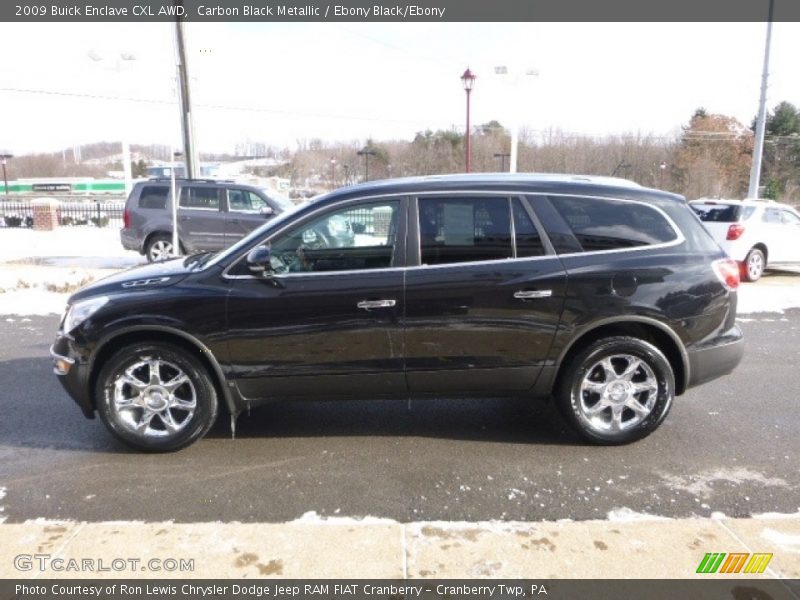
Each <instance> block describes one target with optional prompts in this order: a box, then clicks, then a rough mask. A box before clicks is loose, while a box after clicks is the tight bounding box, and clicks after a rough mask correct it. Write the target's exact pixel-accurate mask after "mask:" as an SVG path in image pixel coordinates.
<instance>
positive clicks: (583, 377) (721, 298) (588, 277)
mask: <svg viewBox="0 0 800 600" xmlns="http://www.w3.org/2000/svg"><path fill="white" fill-rule="evenodd" d="M343 227H344V228H348V229H351V230H352V231H353V232H354V233H353V235H352V236H351V237H349V238H346V239H349V240H350V241H349V242H348V243H344V244H343V243H342V242H341V240H342V239H345V238H341V237H337V236H336V233H337V231H339V230H340V229H342V228H343ZM320 232H328V233H329V234H330V235H324V234H321V233H320ZM334 240H338V241H334ZM738 284H739V270H738V267H737V265H736V263H735V262H734V261H732V260H730V259H728V258H727V257H726V256H725V253H724V252H723V251H722V250H721V249H720V248H719V247H718V246H717V244H716V243H715V242H714V241H713V240H712V239H711V237H710V236H709V235H708V233H707V232H706V231H705V229H704V228H703V226H702V224H701V223H700V221H699V220H698V219H697V217H696V216H695V214H694V213H693V212H692V210H691V209H690V208H689V207H688V206H687V204H686V201H685V200H684V199H683V198H682V197H680V196H675V195H672V194H668V193H665V192H660V191H656V190H650V189H645V188H642V187H639V186H637V185H636V184H633V183H630V182H626V181H624V180H618V179H605V178H592V177H573V176H542V175H538V176H537V175H518V176H508V175H465V176H455V175H454V176H441V177H427V178H415V179H403V180H390V181H383V182H373V183H368V184H363V185H358V186H354V187H350V188H345V189H341V190H337V191H335V192H332V193H330V194H328V195H326V196H323V197H321V198H319V199H318V200H316V201H314V202H311V203H309V204H308V205H306V206H304V207H302V208H300V209H298V210H297V211H295V212H293V213H288V214H285V215H283V216H281V217H278V218H276V219H274V220H272V221H271V222H269V223H268V224H266V225H264V226H263V227H262V228H260V229H258V230H257V231H255V232H253V233H252V234H250V235H249V236H247V237H245V238H244V239H242V240H240V241H239V242H238V243H236V244H235V245H234V246H232V247H230V248H228V249H227V250H224V251H222V252H220V253H218V254H216V255H211V254H205V255H197V256H190V257H188V258H181V259H176V260H171V261H167V262H163V263H158V264H154V265H148V266H143V267H138V268H135V269H132V270H129V271H126V272H123V273H120V274H117V275H114V276H112V277H109V278H107V279H104V280H102V281H99V282H97V283H94V284H92V285H90V286H88V287H86V288H84V289H82V290H80V291H79V292H77V293H76V294H74V295H73V296H72V297H71V299H70V301H69V306H68V308H67V312H66V314H65V316H64V319H63V321H62V322H61V326H60V330H59V332H58V336H57V338H56V341H55V344H54V346H53V348H52V355H53V359H54V361H55V371H56V373H57V374H58V375H59V379H60V380H61V382H62V383H63V385H64V386H65V388H66V389H67V391H68V392H69V393H70V395H71V396H72V397H73V398H74V399H75V401H76V402H77V403H78V405H79V406H80V407H81V410H83V412H84V414H85V415H86V416H87V417H90V418H91V417H93V416H94V413H95V412H97V413H99V415H100V418H101V419H102V420H103V422H104V423H105V424H106V426H107V427H108V428H109V429H110V430H111V432H112V433H113V434H114V435H116V436H117V437H118V438H120V439H121V440H122V441H123V442H125V443H127V444H129V445H131V446H134V447H136V448H140V449H143V450H149V451H167V450H175V449H178V448H181V447H184V446H186V445H188V444H190V443H192V442H193V441H195V440H196V439H198V438H200V437H201V436H203V435H204V434H205V433H206V432H207V431H208V430H209V428H210V427H211V425H212V423H213V422H214V421H215V419H216V418H217V415H218V413H220V412H221V411H223V410H224V411H225V412H226V413H229V414H230V415H231V424H232V425H233V424H234V423H235V418H236V416H237V415H239V413H240V412H241V411H242V410H244V409H246V408H249V407H250V406H251V405H253V406H255V405H257V404H259V403H263V402H268V401H270V400H274V399H291V398H304V397H318V398H336V397H367V398H378V397H398V398H406V397H408V396H409V395H413V396H417V397H419V396H434V397H442V396H451V397H464V396H467V395H473V396H474V395H478V396H494V397H496V396H500V395H513V396H527V397H530V398H546V397H549V396H551V395H553V396H554V397H555V400H556V402H557V404H558V407H559V408H560V410H561V412H562V413H563V415H564V417H565V418H566V419H567V421H569V423H570V424H571V425H572V426H574V427H575V429H577V430H578V431H579V432H580V433H581V434H583V435H584V436H585V437H586V438H588V439H589V440H591V441H594V442H597V443H601V444H619V443H626V442H631V441H633V440H637V439H639V438H642V437H644V436H646V435H648V434H649V433H650V432H652V431H653V430H654V429H656V427H658V425H659V424H660V423H661V422H662V421H663V420H664V418H665V417H666V415H667V413H668V411H669V409H670V406H671V405H672V400H673V398H674V397H675V396H676V395H680V394H682V393H683V392H684V391H686V389H687V388H689V387H691V386H694V385H697V384H700V383H703V382H705V381H709V380H711V379H714V378H716V377H719V376H721V375H725V374H726V373H730V372H731V370H733V369H734V368H735V367H736V365H737V364H738V363H739V361H740V360H741V358H742V334H741V331H740V330H739V328H738V327H737V326H736V325H735V323H734V319H735V316H736V288H737V287H738Z"/></svg>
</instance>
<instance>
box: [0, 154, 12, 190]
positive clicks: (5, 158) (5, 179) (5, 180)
mask: <svg viewBox="0 0 800 600" xmlns="http://www.w3.org/2000/svg"><path fill="white" fill-rule="evenodd" d="M0 158H2V159H3V190H4V192H5V197H6V199H8V173H6V164H8V159H9V158H14V155H13V154H0Z"/></svg>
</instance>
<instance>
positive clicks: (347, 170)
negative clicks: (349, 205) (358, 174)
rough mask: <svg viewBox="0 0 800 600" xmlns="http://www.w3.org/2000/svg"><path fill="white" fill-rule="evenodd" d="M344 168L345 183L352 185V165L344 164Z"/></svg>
mask: <svg viewBox="0 0 800 600" xmlns="http://www.w3.org/2000/svg"><path fill="white" fill-rule="evenodd" d="M342 168H343V169H344V185H345V186H348V185H350V165H342Z"/></svg>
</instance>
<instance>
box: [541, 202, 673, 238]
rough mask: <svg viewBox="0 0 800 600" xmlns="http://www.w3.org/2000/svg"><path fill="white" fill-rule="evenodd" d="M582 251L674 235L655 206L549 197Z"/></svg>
mask: <svg viewBox="0 0 800 600" xmlns="http://www.w3.org/2000/svg"><path fill="white" fill-rule="evenodd" d="M549 199H550V202H551V203H552V204H553V206H554V207H555V209H556V211H558V213H559V214H560V215H561V217H562V218H563V219H564V221H566V222H567V224H568V225H569V227H570V229H572V233H573V235H574V236H575V238H576V239H577V240H578V242H579V243H580V245H581V247H582V248H583V250H584V251H585V252H592V251H597V250H616V249H619V248H635V247H638V246H649V245H652V244H661V243H664V242H671V241H673V240H675V239H676V238H677V237H678V236H677V233H676V232H675V230H674V229H673V228H672V226H671V225H670V224H669V222H668V221H667V220H666V219H665V218H664V217H663V215H661V213H659V212H658V211H657V210H656V209H654V208H652V207H650V206H647V205H645V204H640V203H638V202H624V201H621V200H613V199H610V198H579V197H565V196H550V197H549Z"/></svg>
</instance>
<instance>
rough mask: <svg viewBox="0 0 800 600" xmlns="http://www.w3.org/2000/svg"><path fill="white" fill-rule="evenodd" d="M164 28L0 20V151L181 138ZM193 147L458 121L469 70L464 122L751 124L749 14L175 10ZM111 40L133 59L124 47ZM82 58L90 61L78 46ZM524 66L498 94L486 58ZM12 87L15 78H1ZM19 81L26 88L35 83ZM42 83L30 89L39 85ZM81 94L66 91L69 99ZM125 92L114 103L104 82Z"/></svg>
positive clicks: (753, 62) (755, 77)
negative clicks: (221, 15) (614, 19)
mask: <svg viewBox="0 0 800 600" xmlns="http://www.w3.org/2000/svg"><path fill="white" fill-rule="evenodd" d="M173 29H174V26H173V25H172V24H168V23H154V24H145V23H132V24H124V23H92V24H88V23H87V24H49V23H48V24H34V23H23V24H13V25H12V24H9V23H3V24H0V51H2V56H3V57H4V58H3V60H2V63H0V64H1V66H0V106H1V107H2V113H0V118H2V124H1V125H0V149H7V150H9V151H11V152H14V153H16V154H20V153H25V152H31V151H45V150H47V151H49V150H58V149H61V148H63V147H70V146H73V145H75V144H80V143H87V142H93V141H101V140H105V141H114V140H118V139H121V136H122V135H123V134H124V132H125V130H126V128H127V131H128V135H129V138H130V140H131V142H132V143H163V144H168V145H171V144H175V145H179V143H180V130H179V113H178V108H177V103H176V99H175V91H174V90H175V83H174V74H175V59H174V55H175V54H174V45H173ZM186 29H187V43H188V52H189V70H190V75H191V77H192V86H193V87H192V94H193V102H194V104H195V112H196V115H195V130H196V136H197V141H198V143H199V147H200V150H201V151H232V150H233V149H234V146H235V145H236V144H237V143H239V142H243V141H245V140H248V139H250V140H252V141H257V142H265V143H268V144H272V145H275V146H289V147H294V146H295V145H296V142H297V140H299V139H311V138H322V139H329V140H364V139H366V138H367V137H369V136H372V137H374V138H376V139H389V138H395V139H411V138H413V136H414V133H415V132H417V131H419V130H423V129H426V128H431V129H436V128H449V127H451V126H456V127H459V128H463V127H464V114H465V109H464V100H465V99H464V91H463V89H462V87H461V81H460V80H459V76H460V75H461V73H462V72H463V71H464V69H465V68H466V67H467V66H469V67H470V68H471V69H472V70H473V71H474V72H475V73H476V74H477V76H478V79H477V81H476V84H475V90H474V93H473V95H472V99H473V103H472V107H473V113H472V114H473V122H474V123H481V122H485V121H488V120H490V119H497V120H499V121H500V122H501V123H504V124H506V123H509V121H510V119H511V118H512V114H513V110H514V109H513V103H512V102H511V101H510V98H512V97H515V98H517V99H518V100H519V105H520V106H519V114H520V117H519V119H520V122H521V124H522V125H523V126H525V127H528V128H530V129H532V130H536V131H541V130H546V129H549V128H557V129H561V130H563V131H566V132H570V133H576V134H581V135H605V134H610V133H626V132H648V133H655V134H659V135H672V134H674V133H675V132H676V131H677V130H678V128H679V127H680V126H681V125H682V124H685V123H686V122H687V121H688V119H689V117H690V116H691V114H692V112H693V111H694V110H695V109H696V108H697V107H699V106H703V107H705V108H706V109H707V110H708V111H710V112H718V113H723V114H727V115H732V116H734V117H736V118H738V119H739V120H741V121H742V122H743V123H745V124H746V125H749V123H750V120H751V119H752V117H753V115H754V114H755V113H756V110H757V106H758V94H759V86H760V76H761V65H762V60H763V50H764V40H765V34H766V25H765V24H764V23H744V24H737V23H720V24H692V23H689V24H681V23H677V24H675V23H661V24H646V23H628V24H602V23H597V24H595V23H585V24H583V23H566V24H553V23H515V24H502V23H499V24H498V23H427V24H407V23H389V24H378V23H372V24H370V23H345V24H334V23H247V24H245V23H190V24H188V25H187V28H186ZM121 53H124V54H128V55H133V56H135V60H132V61H131V60H127V61H122V60H120V59H119V56H120V54H121ZM90 55H91V56H93V57H94V58H91V57H90ZM798 57H800V24H798V23H776V24H775V26H774V29H773V47H772V60H771V66H770V71H771V75H770V87H769V92H768V106H770V107H771V106H772V105H774V104H775V103H777V102H778V101H781V100H789V101H791V102H793V103H795V104H800V77H798V66H797V61H798ZM499 64H506V65H509V66H511V67H512V71H514V70H516V72H524V71H526V70H528V69H535V70H536V71H538V75H537V76H535V77H534V76H521V77H520V79H521V83H520V84H519V86H518V87H517V88H516V91H513V90H512V88H511V87H510V86H509V80H508V78H506V79H503V78H501V77H498V76H496V75H495V74H494V66H496V65H499ZM12 90H17V91H12ZM19 90H37V92H36V93H32V92H24V91H19ZM45 92H46V93H45ZM75 94H78V95H85V96H86V97H82V96H74V95H75ZM109 96H110V97H118V96H122V97H125V98H134V99H137V100H139V101H137V102H131V101H119V100H111V99H103V98H102V97H109Z"/></svg>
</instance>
